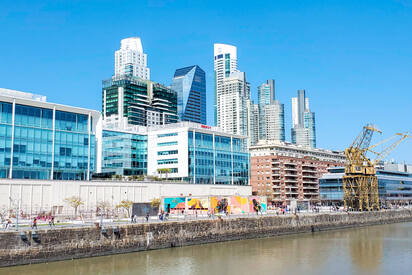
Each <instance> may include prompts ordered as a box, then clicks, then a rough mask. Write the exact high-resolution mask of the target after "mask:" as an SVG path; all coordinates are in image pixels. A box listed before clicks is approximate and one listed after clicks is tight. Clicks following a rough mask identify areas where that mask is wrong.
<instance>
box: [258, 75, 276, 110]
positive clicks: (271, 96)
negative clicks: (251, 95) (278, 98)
mask: <svg viewBox="0 0 412 275" xmlns="http://www.w3.org/2000/svg"><path fill="white" fill-rule="evenodd" d="M258 101H259V108H263V106H264V105H269V104H272V103H273V102H274V101H275V80H273V79H269V80H267V81H266V83H263V84H262V85H260V86H259V87H258Z"/></svg>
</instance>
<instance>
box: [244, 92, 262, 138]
mask: <svg viewBox="0 0 412 275" xmlns="http://www.w3.org/2000/svg"><path fill="white" fill-rule="evenodd" d="M246 106H247V117H248V137H249V140H248V143H249V145H254V144H256V143H258V141H259V106H258V104H255V103H253V101H252V100H251V99H248V100H247V101H246Z"/></svg>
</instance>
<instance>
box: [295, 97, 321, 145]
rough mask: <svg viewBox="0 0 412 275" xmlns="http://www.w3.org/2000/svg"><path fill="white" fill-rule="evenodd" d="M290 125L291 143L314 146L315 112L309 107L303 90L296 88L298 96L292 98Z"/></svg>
mask: <svg viewBox="0 0 412 275" xmlns="http://www.w3.org/2000/svg"><path fill="white" fill-rule="evenodd" d="M292 125H293V127H292V130H291V135H292V143H295V144H298V145H303V146H306V147H312V148H315V147H316V127H315V113H314V112H311V111H310V109H309V99H308V98H307V97H306V93H305V90H298V96H297V97H294V98H292Z"/></svg>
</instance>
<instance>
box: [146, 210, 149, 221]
mask: <svg viewBox="0 0 412 275" xmlns="http://www.w3.org/2000/svg"><path fill="white" fill-rule="evenodd" d="M146 222H149V212H147V213H146Z"/></svg>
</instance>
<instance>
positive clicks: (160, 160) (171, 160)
mask: <svg viewBox="0 0 412 275" xmlns="http://www.w3.org/2000/svg"><path fill="white" fill-rule="evenodd" d="M175 163H178V160H177V158H176V159H159V160H157V164H159V165H162V164H175Z"/></svg>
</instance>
